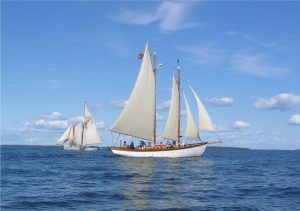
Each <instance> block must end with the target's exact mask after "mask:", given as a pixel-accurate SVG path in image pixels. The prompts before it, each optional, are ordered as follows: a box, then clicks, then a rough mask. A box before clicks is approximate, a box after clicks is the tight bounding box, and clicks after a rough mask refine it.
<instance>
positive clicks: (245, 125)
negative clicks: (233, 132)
mask: <svg viewBox="0 0 300 211" xmlns="http://www.w3.org/2000/svg"><path fill="white" fill-rule="evenodd" d="M233 127H234V128H248V127H250V123H249V122H245V121H241V120H237V121H235V122H234V123H233Z"/></svg>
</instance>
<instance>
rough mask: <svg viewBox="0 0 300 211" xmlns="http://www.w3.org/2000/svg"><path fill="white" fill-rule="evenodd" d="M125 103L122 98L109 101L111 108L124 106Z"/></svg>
mask: <svg viewBox="0 0 300 211" xmlns="http://www.w3.org/2000/svg"><path fill="white" fill-rule="evenodd" d="M126 104H127V101H124V100H114V101H111V102H110V106H111V107H112V108H118V109H120V108H124V107H125V105H126Z"/></svg>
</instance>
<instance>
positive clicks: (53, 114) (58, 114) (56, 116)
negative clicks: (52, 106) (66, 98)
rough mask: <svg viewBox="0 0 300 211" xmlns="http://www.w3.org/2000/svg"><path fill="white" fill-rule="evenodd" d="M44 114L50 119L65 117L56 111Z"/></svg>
mask: <svg viewBox="0 0 300 211" xmlns="http://www.w3.org/2000/svg"><path fill="white" fill-rule="evenodd" d="M43 116H44V117H46V118H49V119H62V118H63V115H62V114H61V113H59V112H56V111H53V112H52V113H49V114H46V115H43Z"/></svg>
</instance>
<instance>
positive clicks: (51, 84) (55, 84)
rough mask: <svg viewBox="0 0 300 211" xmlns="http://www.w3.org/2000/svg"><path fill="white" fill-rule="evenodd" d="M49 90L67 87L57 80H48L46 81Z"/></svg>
mask: <svg viewBox="0 0 300 211" xmlns="http://www.w3.org/2000/svg"><path fill="white" fill-rule="evenodd" d="M46 83H47V86H48V88H50V89H60V88H65V87H66V85H65V83H64V82H62V81H60V80H56V79H48V80H47V81H46Z"/></svg>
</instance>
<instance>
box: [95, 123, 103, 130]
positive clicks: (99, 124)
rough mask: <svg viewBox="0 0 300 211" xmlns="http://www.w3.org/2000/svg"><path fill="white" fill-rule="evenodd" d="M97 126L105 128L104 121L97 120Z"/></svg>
mask: <svg viewBox="0 0 300 211" xmlns="http://www.w3.org/2000/svg"><path fill="white" fill-rule="evenodd" d="M96 127H97V128H99V129H103V128H104V127H105V123H104V122H97V123H96Z"/></svg>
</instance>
